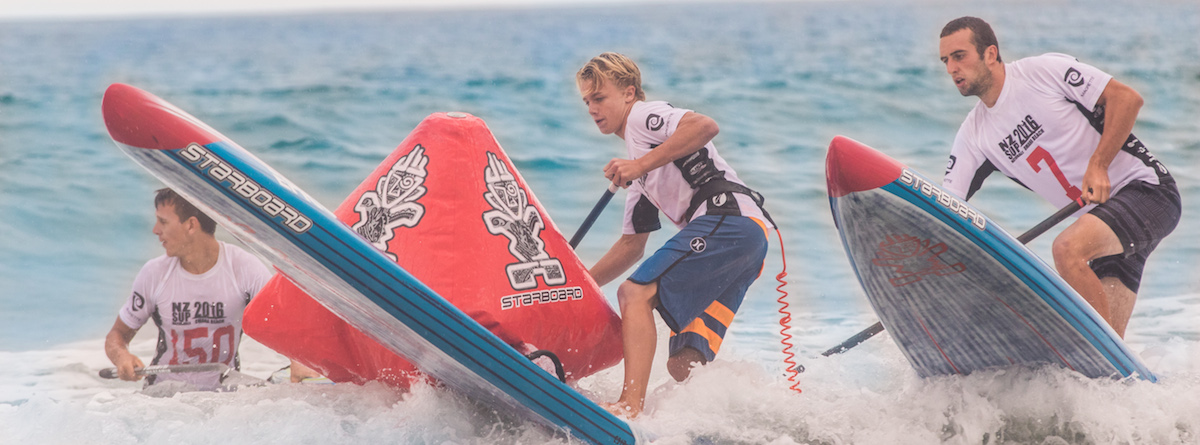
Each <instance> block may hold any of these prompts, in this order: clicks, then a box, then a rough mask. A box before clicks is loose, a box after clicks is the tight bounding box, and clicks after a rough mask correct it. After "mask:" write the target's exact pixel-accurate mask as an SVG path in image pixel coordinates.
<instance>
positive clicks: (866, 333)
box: [821, 201, 1082, 357]
mask: <svg viewBox="0 0 1200 445" xmlns="http://www.w3.org/2000/svg"><path fill="white" fill-rule="evenodd" d="M1080 208H1082V204H1081V203H1080V202H1079V201H1074V202H1072V203H1070V204H1067V206H1066V207H1063V208H1061V209H1059V210H1058V211H1057V212H1055V213H1054V214H1053V215H1050V217H1049V218H1046V220H1045V221H1042V222H1040V223H1038V225H1036V226H1033V228H1032V229H1029V230H1028V231H1026V232H1025V233H1022V234H1021V236H1018V237H1017V241H1020V242H1021V244H1029V242H1030V241H1033V239H1034V238H1037V237H1038V235H1041V234H1043V233H1045V232H1046V231H1047V230H1050V228H1051V227H1054V226H1055V225H1056V224H1058V223H1060V222H1062V220H1064V219H1067V217H1068V216H1071V214H1073V213H1075V212H1077V211H1079V209H1080ZM880 332H883V323H881V322H875V324H873V325H871V327H869V328H866V329H864V330H863V331H862V332H859V333H857V334H854V336H853V337H850V338H849V339H847V340H846V341H844V342H842V344H840V345H837V346H834V347H832V348H829V350H828V351H825V352H823V353H821V355H823V356H825V357H829V356H831V355H834V354H841V353H843V352H846V351H849V350H850V348H853V347H855V346H858V345H859V344H861V343H862V342H864V341H867V339H869V338H871V337H874V336H875V334H878V333H880Z"/></svg>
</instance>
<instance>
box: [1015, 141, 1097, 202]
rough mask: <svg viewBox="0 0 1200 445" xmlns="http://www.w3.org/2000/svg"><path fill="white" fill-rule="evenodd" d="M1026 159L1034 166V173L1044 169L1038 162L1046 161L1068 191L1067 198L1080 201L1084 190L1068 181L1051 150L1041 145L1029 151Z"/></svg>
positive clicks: (1060, 183)
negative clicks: (1051, 154)
mask: <svg viewBox="0 0 1200 445" xmlns="http://www.w3.org/2000/svg"><path fill="white" fill-rule="evenodd" d="M1025 160H1026V161H1028V162H1029V165H1030V166H1031V167H1033V171H1034V173H1040V172H1041V171H1042V167H1041V166H1039V165H1038V164H1040V163H1041V162H1042V161H1045V162H1046V166H1047V167H1050V171H1051V172H1052V173H1054V177H1055V178H1056V179H1058V183H1059V185H1062V188H1063V190H1064V191H1066V192H1067V198H1070V199H1071V200H1072V201H1079V198H1080V197H1082V196H1083V192H1082V191H1080V190H1079V187H1076V186H1074V185H1071V183H1070V182H1069V181H1067V175H1064V174H1063V172H1062V170H1061V169H1059V168H1058V163H1057V162H1054V157H1052V156H1050V152H1048V151H1046V149H1044V148H1042V146H1040V145H1039V146H1038V148H1036V149H1034V150H1033V152H1032V153H1029V156H1027V157H1026V158H1025Z"/></svg>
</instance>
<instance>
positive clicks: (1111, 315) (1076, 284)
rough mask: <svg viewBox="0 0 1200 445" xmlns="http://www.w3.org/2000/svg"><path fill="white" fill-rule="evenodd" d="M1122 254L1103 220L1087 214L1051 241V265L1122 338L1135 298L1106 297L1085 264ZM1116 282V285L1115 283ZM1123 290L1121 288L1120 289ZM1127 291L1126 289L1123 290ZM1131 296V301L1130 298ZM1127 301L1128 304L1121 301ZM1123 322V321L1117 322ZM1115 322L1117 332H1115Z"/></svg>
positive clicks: (1107, 295) (1125, 296)
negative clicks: (1122, 313) (1052, 261)
mask: <svg viewBox="0 0 1200 445" xmlns="http://www.w3.org/2000/svg"><path fill="white" fill-rule="evenodd" d="M1123 251H1124V248H1123V247H1122V246H1121V241H1120V240H1119V239H1118V238H1117V235H1116V234H1115V233H1113V231H1112V229H1110V228H1109V227H1108V225H1107V224H1105V223H1104V221H1101V220H1100V218H1097V217H1095V216H1093V215H1090V214H1085V215H1083V216H1081V217H1079V220H1078V221H1075V223H1074V224H1071V226H1070V227H1067V229H1066V230H1063V232H1062V233H1061V234H1059V235H1058V238H1055V240H1054V247H1053V252H1054V265H1055V267H1056V268H1057V269H1058V273H1059V274H1060V275H1062V277H1063V279H1064V280H1066V281H1067V284H1070V285H1071V287H1072V288H1074V289H1075V291H1076V292H1079V295H1080V296H1082V297H1083V299H1084V300H1087V302H1088V304H1090V305H1092V308H1094V309H1096V312H1097V313H1099V314H1100V316H1101V317H1103V318H1104V320H1105V321H1107V322H1108V324H1109V325H1110V326H1112V327H1113V330H1115V331H1117V334H1119V335H1122V336H1124V332H1125V324H1126V323H1128V322H1129V313H1132V311H1133V300H1134V299H1135V298H1136V295H1133V293H1132V292H1129V294H1128V295H1110V293H1109V289H1107V287H1106V286H1105V285H1104V284H1103V283H1101V281H1100V278H1099V277H1097V276H1096V273H1095V272H1094V271H1092V268H1091V266H1089V265H1088V262H1089V261H1091V260H1094V259H1096V258H1100V257H1104V256H1109V255H1116V254H1119V253H1121V252H1123ZM1118 283H1119V282H1118ZM1120 287H1121V288H1124V286H1123V285H1122V286H1120ZM1125 290H1126V291H1128V289H1125ZM1131 295H1132V298H1131V297H1130V296H1131ZM1125 300H1128V301H1125ZM1126 309H1128V310H1129V313H1125V315H1123V316H1121V315H1120V314H1119V312H1121V311H1124V310H1126ZM1121 319H1123V320H1121ZM1118 321H1121V322H1120V323H1119V325H1120V329H1118Z"/></svg>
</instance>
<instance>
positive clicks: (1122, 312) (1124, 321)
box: [1100, 277, 1137, 338]
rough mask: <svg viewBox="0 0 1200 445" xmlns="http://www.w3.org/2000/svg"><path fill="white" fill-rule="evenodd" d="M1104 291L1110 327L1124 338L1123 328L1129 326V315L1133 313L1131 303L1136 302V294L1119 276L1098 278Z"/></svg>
mask: <svg viewBox="0 0 1200 445" xmlns="http://www.w3.org/2000/svg"><path fill="white" fill-rule="evenodd" d="M1100 283H1102V284H1103V285H1104V291H1105V293H1107V294H1108V309H1109V311H1110V313H1111V314H1112V328H1113V330H1114V331H1117V335H1120V336H1121V338H1125V328H1126V327H1127V326H1129V317H1130V316H1132V315H1133V305H1134V303H1136V302H1137V294H1135V293H1133V291H1131V290H1129V288H1128V287H1125V283H1122V282H1121V280H1120V279H1119V278H1116V277H1105V278H1103V279H1101V280H1100Z"/></svg>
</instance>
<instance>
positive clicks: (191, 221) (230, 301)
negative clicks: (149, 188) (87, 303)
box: [104, 189, 271, 390]
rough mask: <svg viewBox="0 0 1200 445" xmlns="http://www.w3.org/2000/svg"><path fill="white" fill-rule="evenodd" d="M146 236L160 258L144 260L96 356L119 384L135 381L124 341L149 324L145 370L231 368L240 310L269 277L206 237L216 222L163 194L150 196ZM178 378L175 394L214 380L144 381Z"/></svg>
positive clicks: (249, 258) (249, 259) (213, 384)
mask: <svg viewBox="0 0 1200 445" xmlns="http://www.w3.org/2000/svg"><path fill="white" fill-rule="evenodd" d="M154 207H155V212H154V214H155V222H154V230H153V232H154V234H155V235H157V236H158V240H159V242H161V243H162V246H163V250H165V251H166V253H165V254H164V255H162V256H159V257H157V258H154V259H152V260H150V261H147V262H146V264H145V265H144V266H142V270H141V271H140V272H138V275H137V278H135V279H134V280H133V292H132V295H130V297H129V300H127V301H126V303H125V305H124V306H122V307H121V310H120V312H119V313H118V315H117V321H116V322H115V323H113V327H112V330H110V331H109V333H108V336H107V337H106V338H105V342H104V352H105V353H106V354H107V355H108V358H109V360H112V363H113V365H115V366H116V367H117V371H118V374H119V376H120V378H121V379H123V380H131V381H132V380H138V379H140V377H139V376H137V375H135V373H134V371H135V369H137V368H142V367H143V364H142V360H141V359H139V358H138V357H137V356H135V355H133V354H132V353H130V352H129V342H130V341H131V340H132V339H133V336H134V334H137V331H138V329H140V328H141V327H142V325H143V324H145V323H146V322H147V321H149V320H153V321H154V324H155V326H156V327H157V328H158V348H157V352H156V353H155V356H154V359H153V360H152V361H151V363H150V364H151V365H179V364H198V363H224V364H226V365H228V366H229V367H231V368H234V369H237V368H238V357H237V350H238V343H239V342H240V341H241V338H242V310H243V309H245V307H246V304H247V303H249V302H250V298H251V297H253V296H254V295H255V294H256V293H258V290H259V289H260V288H262V286H263V285H264V284H266V282H267V280H268V279H269V278H270V277H271V275H270V273H269V272H268V270H267V268H266V266H264V265H263V263H262V262H261V261H259V260H258V258H256V257H255V256H253V255H251V254H249V253H247V252H246V251H245V250H242V249H241V248H239V247H237V246H233V245H229V244H226V243H224V242H221V241H218V240H217V239H216V237H215V236H214V232H215V231H216V226H217V224H216V222H215V221H213V220H212V218H209V217H208V216H207V215H204V214H203V213H201V212H200V211H199V210H198V209H196V207H194V206H192V205H191V204H190V203H188V202H187V201H186V200H184V199H183V198H182V197H180V196H179V195H178V194H176V193H175V192H174V191H172V190H170V189H161V190H159V191H158V192H157V194H156V195H155V197H154ZM167 380H171V381H179V382H180V385H181V386H180V387H179V389H180V390H195V389H199V390H211V389H216V388H217V387H218V385H219V383H220V376H219V375H217V374H215V373H210V374H197V373H193V374H165V375H158V376H152V377H151V378H150V379H148V382H149V384H156V383H159V382H162V381H167Z"/></svg>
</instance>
